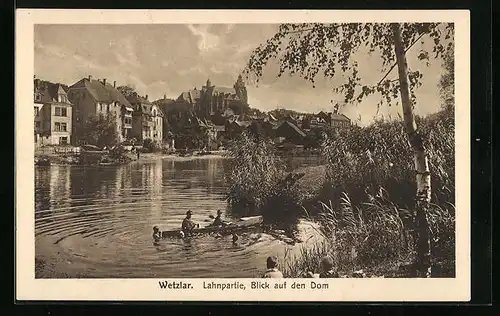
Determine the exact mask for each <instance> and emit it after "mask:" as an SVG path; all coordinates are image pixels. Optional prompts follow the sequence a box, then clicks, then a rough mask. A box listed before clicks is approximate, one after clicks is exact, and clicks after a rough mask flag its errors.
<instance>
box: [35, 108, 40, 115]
mask: <svg viewBox="0 0 500 316" xmlns="http://www.w3.org/2000/svg"><path fill="white" fill-rule="evenodd" d="M39 113H40V108H39V107H37V106H35V116H38V114H39Z"/></svg>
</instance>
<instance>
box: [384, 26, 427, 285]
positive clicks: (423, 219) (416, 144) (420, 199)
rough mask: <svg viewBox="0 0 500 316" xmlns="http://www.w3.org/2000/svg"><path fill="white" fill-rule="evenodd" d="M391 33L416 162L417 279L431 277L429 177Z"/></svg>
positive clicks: (399, 46)
mask: <svg viewBox="0 0 500 316" xmlns="http://www.w3.org/2000/svg"><path fill="white" fill-rule="evenodd" d="M392 30H393V33H394V47H395V53H396V62H397V65H398V73H399V84H400V91H401V104H402V107H403V118H404V126H405V130H406V133H407V134H408V141H409V144H410V146H411V149H412V151H413V158H414V162H415V171H416V183H417V193H416V199H415V211H414V223H415V246H416V249H415V250H416V262H415V263H416V264H415V268H416V274H417V276H418V277H430V273H431V264H430V234H429V223H428V221H427V211H428V209H429V204H430V201H431V174H430V171H429V164H428V161H427V156H426V153H425V148H424V145H423V141H422V137H421V135H420V134H419V133H418V130H417V125H416V123H415V117H414V115H413V107H412V104H411V99H410V89H409V86H408V66H407V63H406V55H405V48H404V47H403V41H402V38H401V29H400V25H399V24H397V23H393V24H392Z"/></svg>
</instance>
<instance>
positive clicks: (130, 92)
mask: <svg viewBox="0 0 500 316" xmlns="http://www.w3.org/2000/svg"><path fill="white" fill-rule="evenodd" d="M116 90H118V91H119V92H120V93H121V94H123V96H124V97H125V98H127V99H128V98H129V97H132V96H133V97H138V96H139V95H138V93H137V92H136V91H135V90H134V88H132V87H129V86H119V87H117V88H116Z"/></svg>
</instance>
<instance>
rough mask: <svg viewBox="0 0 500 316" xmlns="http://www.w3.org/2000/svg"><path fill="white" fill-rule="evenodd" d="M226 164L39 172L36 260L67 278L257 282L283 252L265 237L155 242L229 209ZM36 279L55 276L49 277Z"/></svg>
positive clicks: (52, 168) (57, 168) (138, 165)
mask: <svg viewBox="0 0 500 316" xmlns="http://www.w3.org/2000/svg"><path fill="white" fill-rule="evenodd" d="M222 174H223V170H222V163H221V161H220V160H217V159H211V160H202V159H199V160H196V161H181V162H179V161H176V162H174V163H172V162H171V161H168V160H155V161H153V162H148V163H143V164H141V163H136V164H133V165H129V166H123V167H110V168H106V169H105V170H104V169H98V168H92V167H90V168H89V167H85V168H84V167H79V166H50V167H48V168H47V167H46V168H43V169H42V168H36V169H35V185H36V190H35V205H36V209H35V236H36V247H35V250H36V257H37V258H40V259H43V260H44V261H45V262H47V266H52V267H56V268H54V270H56V271H57V272H58V273H59V274H60V275H63V274H64V276H66V277H97V278H103V277H106V278H107V277H127V278H136V277H138V278H144V277H158V276H162V277H252V276H254V275H256V273H261V272H262V271H263V270H264V269H265V258H266V257H267V256H268V255H270V254H272V253H274V252H276V249H277V247H278V248H280V247H281V248H283V245H282V244H281V243H279V242H277V241H275V240H274V239H273V238H272V237H270V236H269V235H266V234H254V235H252V234H243V235H242V236H240V240H239V241H238V243H237V244H236V245H234V244H233V243H232V241H231V236H225V237H223V238H215V237H214V236H204V237H202V238H194V239H191V240H181V239H166V240H162V241H161V242H160V243H159V244H158V245H153V243H152V238H151V234H152V227H153V226H154V225H158V226H160V227H161V228H162V229H172V228H177V227H180V224H181V222H182V219H183V218H184V215H185V212H186V211H187V210H188V209H191V210H193V211H194V215H193V220H195V221H197V222H199V223H200V224H201V225H203V224H205V223H206V221H207V220H208V215H213V214H214V213H215V211H216V210H217V209H221V210H225V209H226V203H225V201H224V200H223V198H224V192H225V186H224V181H223V178H222ZM37 277H50V275H46V274H44V273H43V271H42V273H41V274H40V273H39V274H37Z"/></svg>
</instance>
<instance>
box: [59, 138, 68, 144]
mask: <svg viewBox="0 0 500 316" xmlns="http://www.w3.org/2000/svg"><path fill="white" fill-rule="evenodd" d="M59 144H60V145H67V144H68V137H66V136H64V137H59Z"/></svg>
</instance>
